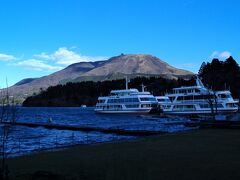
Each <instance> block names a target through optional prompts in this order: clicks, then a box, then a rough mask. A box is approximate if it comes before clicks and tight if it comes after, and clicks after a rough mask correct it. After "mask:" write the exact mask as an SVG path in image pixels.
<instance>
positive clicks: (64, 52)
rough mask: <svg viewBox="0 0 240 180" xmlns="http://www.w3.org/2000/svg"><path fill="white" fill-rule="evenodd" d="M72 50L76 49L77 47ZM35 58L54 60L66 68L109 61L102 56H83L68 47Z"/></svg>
mask: <svg viewBox="0 0 240 180" xmlns="http://www.w3.org/2000/svg"><path fill="white" fill-rule="evenodd" d="M70 49H75V47H74V48H70ZM34 56H35V57H37V58H40V59H44V60H52V61H54V62H55V63H56V64H60V65H65V66H66V65H70V64H73V63H77V62H89V61H99V60H105V59H107V57H101V56H99V57H91V56H83V55H81V54H78V53H76V52H74V51H72V50H69V49H68V48H66V47H61V48H59V49H58V50H57V51H55V52H54V53H52V54H47V53H41V54H37V55H34Z"/></svg>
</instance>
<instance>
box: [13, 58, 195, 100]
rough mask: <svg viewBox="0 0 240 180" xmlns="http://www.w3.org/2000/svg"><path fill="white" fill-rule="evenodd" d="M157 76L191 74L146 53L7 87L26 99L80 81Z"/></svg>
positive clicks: (75, 66) (85, 64) (78, 65)
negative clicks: (40, 92) (57, 86)
mask: <svg viewBox="0 0 240 180" xmlns="http://www.w3.org/2000/svg"><path fill="white" fill-rule="evenodd" d="M126 75H127V76H132V77H136V76H140V75H141V76H160V77H165V78H169V79H177V78H179V77H185V76H189V75H193V73H192V72H190V71H186V70H182V69H178V68H175V67H173V66H171V65H169V64H168V63H166V62H165V61H162V60H161V59H159V58H157V57H155V56H152V55H148V54H126V55H125V54H121V55H119V56H114V57H111V58H109V59H108V60H102V61H95V62H79V63H75V64H71V65H69V66H68V67H66V68H64V69H62V70H60V71H57V72H54V73H52V74H50V75H48V76H43V77H40V78H35V79H34V78H27V79H23V80H21V81H19V82H18V83H16V84H15V85H13V86H11V87H9V92H10V93H11V94H12V95H14V96H20V97H27V96H31V95H32V94H34V93H38V92H39V91H41V90H44V89H46V88H48V87H49V86H55V85H58V84H64V83H67V82H80V81H88V80H91V81H103V80H111V79H119V78H123V77H124V76H126Z"/></svg>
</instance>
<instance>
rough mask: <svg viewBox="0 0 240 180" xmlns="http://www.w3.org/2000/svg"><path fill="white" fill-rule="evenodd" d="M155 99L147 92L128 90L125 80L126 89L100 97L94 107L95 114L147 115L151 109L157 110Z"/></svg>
mask: <svg viewBox="0 0 240 180" xmlns="http://www.w3.org/2000/svg"><path fill="white" fill-rule="evenodd" d="M157 105H158V102H157V99H156V98H155V97H154V96H153V95H152V94H150V93H149V92H146V91H144V86H143V85H142V92H139V91H138V90H137V89H128V81H127V79H126V89H121V90H112V91H111V92H110V95H109V96H100V97H99V98H98V102H97V104H96V107H95V109H94V110H95V112H97V113H140V114H145V113H149V112H150V111H151V110H152V109H153V108H157Z"/></svg>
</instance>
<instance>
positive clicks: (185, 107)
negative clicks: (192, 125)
mask: <svg viewBox="0 0 240 180" xmlns="http://www.w3.org/2000/svg"><path fill="white" fill-rule="evenodd" d="M196 84H197V85H196V86H188V87H180V88H174V89H173V91H172V92H171V93H167V94H165V96H159V97H156V98H157V99H158V102H159V105H160V106H161V108H162V109H163V112H164V113H166V114H176V115H177V114H211V113H218V114H221V113H233V112H237V111H238V102H239V101H238V100H234V99H233V98H232V96H231V92H230V91H228V90H224V91H212V90H210V89H207V88H206V87H204V85H203V83H202V82H201V80H200V79H199V78H198V77H197V79H196Z"/></svg>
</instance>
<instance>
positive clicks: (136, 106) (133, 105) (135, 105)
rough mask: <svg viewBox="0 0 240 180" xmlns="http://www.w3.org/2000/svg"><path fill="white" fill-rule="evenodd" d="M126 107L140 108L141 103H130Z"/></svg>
mask: <svg viewBox="0 0 240 180" xmlns="http://www.w3.org/2000/svg"><path fill="white" fill-rule="evenodd" d="M125 106H126V108H138V107H139V105H138V104H128V105H125Z"/></svg>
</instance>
